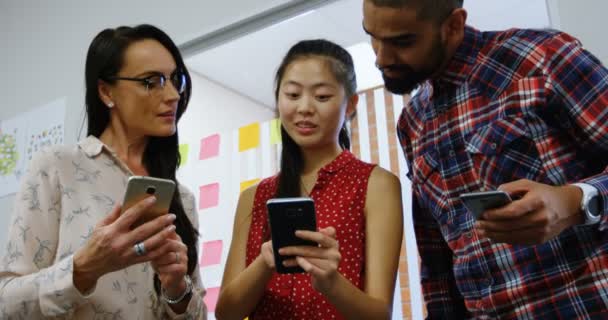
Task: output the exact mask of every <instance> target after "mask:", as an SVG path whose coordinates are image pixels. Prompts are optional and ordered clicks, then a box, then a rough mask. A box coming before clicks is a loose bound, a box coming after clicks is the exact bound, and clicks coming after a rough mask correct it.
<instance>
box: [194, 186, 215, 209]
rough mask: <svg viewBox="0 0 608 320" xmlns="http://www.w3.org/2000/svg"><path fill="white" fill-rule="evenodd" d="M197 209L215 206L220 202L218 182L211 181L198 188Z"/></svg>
mask: <svg viewBox="0 0 608 320" xmlns="http://www.w3.org/2000/svg"><path fill="white" fill-rule="evenodd" d="M199 192H200V193H199V201H198V208H199V210H202V209H207V208H213V207H217V205H218V204H219V202H220V184H219V183H213V184H208V185H206V186H201V187H200V188H199Z"/></svg>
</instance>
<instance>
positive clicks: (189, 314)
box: [159, 185, 207, 320]
mask: <svg viewBox="0 0 608 320" xmlns="http://www.w3.org/2000/svg"><path fill="white" fill-rule="evenodd" d="M179 189H180V193H182V194H184V195H183V196H182V199H183V201H182V202H183V206H184V211H185V212H186V214H187V215H188V218H189V219H190V222H192V225H193V226H194V228H195V229H196V230H198V226H199V222H198V214H197V211H196V199H195V198H194V195H193V194H192V193H191V192H190V191H189V190H187V189H186V188H185V187H184V186H181V185H180V186H179ZM192 285H193V288H192V294H191V295H190V297H189V298H188V297H186V298H185V299H184V300H183V301H182V302H180V303H178V304H174V305H170V304H168V303H167V302H166V301H164V299H162V298H159V299H160V301H161V304H162V306H163V308H164V310H165V312H166V313H167V315H168V316H169V319H199V320H205V319H207V306H206V305H205V302H204V301H203V297H204V296H205V288H204V286H203V283H202V280H201V274H200V268H199V266H198V263H197V266H196V269H194V272H193V273H192ZM183 290H185V287H184V288H183ZM180 292H183V291H180Z"/></svg>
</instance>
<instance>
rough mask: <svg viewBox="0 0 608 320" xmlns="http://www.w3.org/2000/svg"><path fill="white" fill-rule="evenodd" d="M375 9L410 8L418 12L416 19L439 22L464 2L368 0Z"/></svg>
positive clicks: (456, 0) (442, 0)
mask: <svg viewBox="0 0 608 320" xmlns="http://www.w3.org/2000/svg"><path fill="white" fill-rule="evenodd" d="M369 1H370V2H371V3H373V4H374V5H375V6H377V7H389V8H403V7H411V8H413V9H415V10H417V12H418V18H419V19H423V20H433V21H435V22H440V21H442V20H443V19H445V18H446V17H447V16H448V15H449V14H450V13H451V12H452V11H453V10H454V9H457V8H462V5H463V3H464V0H369Z"/></svg>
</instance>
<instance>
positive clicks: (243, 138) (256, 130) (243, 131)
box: [239, 122, 260, 152]
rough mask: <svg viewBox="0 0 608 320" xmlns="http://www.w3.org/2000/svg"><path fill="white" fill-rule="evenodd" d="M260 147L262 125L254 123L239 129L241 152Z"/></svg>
mask: <svg viewBox="0 0 608 320" xmlns="http://www.w3.org/2000/svg"><path fill="white" fill-rule="evenodd" d="M259 145H260V124H259V123H257V122H256V123H252V124H250V125H248V126H244V127H241V128H239V152H243V151H245V150H249V149H254V148H257V147H258V146H259Z"/></svg>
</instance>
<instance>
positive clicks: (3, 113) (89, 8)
mask: <svg viewBox="0 0 608 320" xmlns="http://www.w3.org/2000/svg"><path fill="white" fill-rule="evenodd" d="M288 1H289V0H264V1H247V0H223V1H211V0H182V1H173V2H172V1H156V0H130V1H119V0H104V1H92V0H88V1H76V0H54V1H44V0H38V1H36V0H0V75H1V76H0V97H1V99H0V120H1V119H8V118H11V117H13V116H15V115H17V114H19V113H21V112H23V111H26V110H30V109H33V108H35V107H38V106H42V105H44V104H46V103H48V102H50V101H53V100H56V99H58V98H61V97H65V98H66V101H67V112H66V114H67V116H66V125H65V142H66V143H74V142H76V141H77V140H78V131H79V128H80V125H81V123H82V120H83V116H84V114H83V110H84V107H83V101H84V93H83V91H84V61H85V56H86V51H87V48H88V46H89V43H90V42H91V40H92V39H93V37H94V36H95V34H97V33H98V32H99V31H101V30H102V29H103V28H107V27H116V26H118V25H135V24H139V23H151V24H154V25H157V26H159V27H160V28H161V29H163V30H164V31H166V32H167V33H168V34H169V35H170V36H171V37H172V38H173V40H174V41H175V42H176V43H177V44H181V43H184V42H186V41H188V40H191V39H193V38H195V37H198V36H201V35H203V34H206V33H208V32H211V31H213V30H216V29H218V28H220V27H224V26H226V25H229V24H231V23H234V22H236V21H239V20H242V19H244V18H246V17H250V16H253V15H255V14H258V13H260V12H263V11H266V10H268V9H270V8H273V7H276V6H278V5H281V4H284V3H287V2H288ZM203 87H205V86H204V85H203ZM208 87H210V86H208ZM194 99H196V98H194ZM193 102H194V101H193ZM193 105H194V103H193ZM204 105H205V104H204V103H203V104H201V106H204ZM221 106H222V105H221V104H217V105H214V106H212V107H211V106H210V107H209V108H220V107H221ZM192 109H194V108H192ZM221 113H222V112H219V111H218V112H217V113H216V115H217V116H219V114H221ZM233 114H235V113H233ZM201 119H202V120H201V125H209V126H216V125H219V124H223V123H226V122H225V119H223V118H222V119H219V120H217V121H214V119H212V118H210V117H206V118H205V117H202V118H201ZM207 120H208V122H207ZM13 200H14V196H8V197H4V198H0V255H2V254H3V253H4V246H5V241H6V239H5V237H6V230H7V228H8V223H9V218H10V214H11V210H12V206H13Z"/></svg>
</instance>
